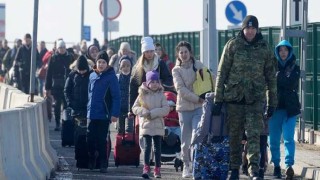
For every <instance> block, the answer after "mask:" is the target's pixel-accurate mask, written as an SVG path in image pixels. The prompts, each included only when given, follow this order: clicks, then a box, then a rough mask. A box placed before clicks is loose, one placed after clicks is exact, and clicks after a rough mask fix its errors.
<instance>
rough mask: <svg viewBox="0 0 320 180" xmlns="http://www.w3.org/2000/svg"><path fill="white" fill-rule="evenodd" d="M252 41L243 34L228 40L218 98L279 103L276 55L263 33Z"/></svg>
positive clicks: (221, 62) (274, 105) (221, 63)
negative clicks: (264, 38)
mask: <svg viewBox="0 0 320 180" xmlns="http://www.w3.org/2000/svg"><path fill="white" fill-rule="evenodd" d="M257 37H258V39H257V40H256V41H255V42H254V43H252V44H249V43H248V42H247V41H245V39H244V38H243V37H242V35H241V33H239V35H238V36H237V37H234V38H232V39H231V40H229V41H228V42H227V44H226V45H225V47H224V50H223V53H222V55H221V59H220V63H219V67H218V73H217V80H216V87H215V102H231V103H232V102H233V103H245V104H253V103H254V102H256V101H264V100H265V97H267V105H268V106H272V107H276V105H277V95H276V94H277V81H276V59H275V57H274V55H273V52H272V50H271V49H270V47H269V45H268V43H267V42H266V41H265V40H263V37H262V35H261V34H257Z"/></svg>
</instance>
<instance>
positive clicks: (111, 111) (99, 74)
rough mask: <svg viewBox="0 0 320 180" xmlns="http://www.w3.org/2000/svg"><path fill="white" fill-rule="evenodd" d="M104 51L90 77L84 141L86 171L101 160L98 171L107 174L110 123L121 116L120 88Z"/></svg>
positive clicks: (98, 57)
mask: <svg viewBox="0 0 320 180" xmlns="http://www.w3.org/2000/svg"><path fill="white" fill-rule="evenodd" d="M108 63H109V57H108V54H107V53H106V52H105V51H101V52H99V54H98V56H97V62H96V64H97V66H96V69H94V71H93V72H92V73H91V74H90V77H89V96H88V97H89V101H88V105H87V126H88V133H87V142H88V150H89V169H91V170H92V169H93V168H94V167H95V166H96V160H97V157H98V155H99V157H100V159H99V160H100V172H101V173H107V168H108V161H107V150H106V138H107V134H108V131H109V125H110V122H117V121H118V118H119V115H120V89H119V83H118V79H117V76H116V73H115V71H114V69H113V68H112V67H110V66H109V65H108Z"/></svg>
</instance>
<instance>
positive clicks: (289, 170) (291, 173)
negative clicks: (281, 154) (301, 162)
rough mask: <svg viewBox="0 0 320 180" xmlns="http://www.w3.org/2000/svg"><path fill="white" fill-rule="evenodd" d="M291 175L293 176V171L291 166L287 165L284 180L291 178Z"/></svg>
mask: <svg viewBox="0 0 320 180" xmlns="http://www.w3.org/2000/svg"><path fill="white" fill-rule="evenodd" d="M293 176H294V171H293V169H292V167H291V166H289V167H288V168H287V170H286V180H291V179H293Z"/></svg>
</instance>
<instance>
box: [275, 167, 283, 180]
mask: <svg viewBox="0 0 320 180" xmlns="http://www.w3.org/2000/svg"><path fill="white" fill-rule="evenodd" d="M273 176H275V177H276V178H277V179H281V178H282V174H281V168H280V166H275V167H274V170H273Z"/></svg>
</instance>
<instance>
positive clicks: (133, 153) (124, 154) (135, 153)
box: [114, 118, 141, 167]
mask: <svg viewBox="0 0 320 180" xmlns="http://www.w3.org/2000/svg"><path fill="white" fill-rule="evenodd" d="M132 121H134V118H132ZM134 124H135V123H134ZM133 129H134V130H133V132H132V133H121V134H120V133H118V134H117V136H116V143H115V147H114V163H115V166H116V167H118V166H121V165H133V166H137V167H138V166H139V164H140V152H141V150H140V146H139V134H137V132H136V128H133Z"/></svg>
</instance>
